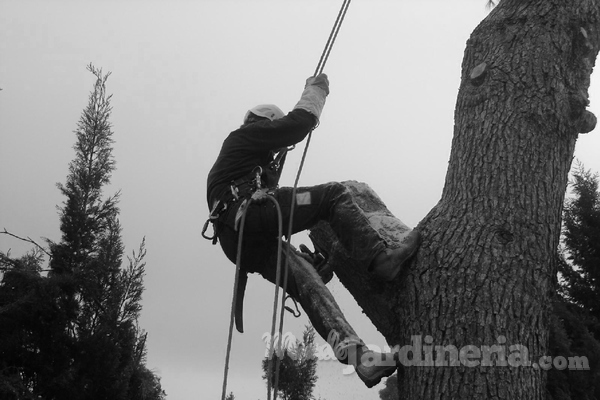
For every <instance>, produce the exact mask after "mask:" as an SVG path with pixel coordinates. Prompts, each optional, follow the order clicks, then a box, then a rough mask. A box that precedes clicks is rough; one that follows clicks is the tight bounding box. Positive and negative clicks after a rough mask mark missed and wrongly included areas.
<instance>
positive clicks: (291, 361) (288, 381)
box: [262, 325, 317, 400]
mask: <svg viewBox="0 0 600 400" xmlns="http://www.w3.org/2000/svg"><path fill="white" fill-rule="evenodd" d="M281 353H283V354H281ZM272 357H273V360H272V361H273V365H275V362H276V361H277V359H279V382H278V394H279V395H280V397H279V398H281V399H282V400H310V399H312V392H313V389H314V387H315V384H316V382H317V358H316V355H315V330H314V328H313V327H312V326H310V325H309V326H306V329H305V330H304V333H303V334H302V341H300V340H296V343H295V344H294V345H293V346H292V347H291V348H288V349H282V351H279V352H274V353H273V355H272ZM262 368H263V372H264V375H263V379H265V380H267V379H268V376H269V372H268V368H269V357H265V358H264V359H263V361H262ZM271 379H272V380H271V387H275V374H272V376H271Z"/></svg>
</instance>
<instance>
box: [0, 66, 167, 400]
mask: <svg viewBox="0 0 600 400" xmlns="http://www.w3.org/2000/svg"><path fill="white" fill-rule="evenodd" d="M88 70H89V71H90V72H92V74H94V76H95V77H96V82H95V85H94V89H93V91H92V92H91V94H90V97H89V101H88V105H87V107H86V108H85V109H84V111H83V113H82V115H81V118H80V120H79V123H78V124H77V130H76V131H75V134H76V137H77V141H76V143H75V146H74V149H75V158H74V159H73V160H72V161H71V163H70V164H69V174H68V176H67V180H66V183H65V184H64V185H62V184H59V185H58V188H59V190H60V191H61V192H62V194H63V195H64V196H65V197H66V200H65V202H64V204H63V206H62V207H61V208H60V230H61V232H62V239H61V241H60V242H58V243H54V242H51V241H48V246H49V251H47V252H46V253H47V254H49V256H50V260H49V268H50V269H49V272H48V274H47V276H43V275H42V274H41V272H42V264H43V263H44V257H42V256H43V254H41V252H40V251H39V250H36V251H32V252H31V253H29V254H27V255H25V256H24V257H21V258H19V259H14V258H12V257H10V255H9V254H4V253H0V270H2V271H4V275H3V276H2V280H1V281H0V337H2V341H0V398H3V399H34V398H35V399H38V398H44V399H47V400H52V399H94V400H95V399H111V400H113V399H114V400H119V399H132V400H133V399H136V400H137V399H140V400H141V399H150V400H159V399H164V398H165V393H164V391H163V390H162V388H161V385H160V379H159V378H158V377H157V376H156V375H155V374H154V373H153V372H151V371H150V370H148V369H147V368H146V366H145V362H146V337H147V334H146V333H145V332H144V331H142V330H141V329H140V328H139V327H138V324H137V321H138V317H139V314H140V311H141V304H140V302H141V298H142V293H143V290H144V286H143V276H144V268H145V262H144V257H145V255H146V249H145V242H144V241H142V243H141V245H140V247H139V250H138V251H137V253H136V252H134V253H133V255H132V256H131V257H128V262H127V263H125V265H124V263H123V254H124V246H123V243H122V239H121V226H120V223H119V219H118V215H119V208H118V200H119V193H117V194H115V195H113V196H111V197H108V198H106V199H105V198H104V197H103V191H102V190H103V188H104V187H105V186H106V185H107V184H109V183H110V178H111V174H112V172H113V171H114V169H115V160H114V158H113V156H112V144H113V139H112V135H113V132H112V129H111V124H110V121H109V117H110V113H111V105H110V99H111V96H108V95H107V94H106V80H107V79H108V77H109V75H110V74H102V71H101V70H98V69H96V68H95V67H94V66H93V65H91V64H90V65H89V66H88Z"/></svg>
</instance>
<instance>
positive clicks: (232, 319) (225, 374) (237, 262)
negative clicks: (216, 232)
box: [221, 195, 283, 400]
mask: <svg viewBox="0 0 600 400" xmlns="http://www.w3.org/2000/svg"><path fill="white" fill-rule="evenodd" d="M267 198H268V199H269V200H271V201H273V203H275V208H276V209H277V217H278V221H279V237H281V236H282V235H283V222H282V221H283V217H282V215H281V207H280V206H279V203H278V202H277V199H275V197H273V196H271V195H268V196H267ZM252 201H253V200H252V198H250V199H248V204H247V206H246V207H245V208H244V211H243V212H242V219H241V221H240V232H239V234H238V247H237V256H236V260H235V281H234V284H233V299H232V301H231V313H230V316H229V333H228V338H227V351H226V354H225V371H224V372H223V391H222V392H221V400H225V398H226V396H227V378H228V375H229V358H230V355H231V343H232V341H233V325H234V323H235V304H236V302H237V291H238V285H239V281H240V270H241V265H242V262H241V261H242V239H243V237H244V226H245V224H246V213H247V212H248V209H249V208H250V204H251V203H252ZM281 250H282V248H281V240H280V241H279V245H278V248H277V277H276V280H279V279H280V276H279V275H280V272H279V271H280V270H281V268H279V266H280V265H281ZM277 283H279V281H277ZM275 288H276V289H277V286H275ZM277 294H278V291H277V290H276V291H275V305H276V304H277ZM274 327H275V321H273V329H271V338H272V339H271V341H272V342H271V348H272V346H273V340H274V339H273V335H274V333H275V332H274V331H275V329H274ZM269 362H270V361H269ZM270 370H271V367H269V371H270Z"/></svg>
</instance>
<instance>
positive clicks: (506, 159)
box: [312, 0, 600, 399]
mask: <svg viewBox="0 0 600 400" xmlns="http://www.w3.org/2000/svg"><path fill="white" fill-rule="evenodd" d="M599 18H600V2H599V1H597V0H503V1H501V2H500V3H499V4H498V5H497V7H495V8H494V9H493V10H492V11H491V12H490V14H489V15H488V16H487V18H485V19H484V20H483V21H482V22H481V24H480V25H479V26H478V27H477V28H476V29H475V30H474V32H473V33H472V35H471V37H470V39H469V40H468V42H467V46H466V50H465V54H464V60H463V64H462V77H461V82H460V88H459V93H458V99H457V103H456V110H455V126H454V138H453V142H452V150H451V155H450V160H449V165H448V171H447V175H446V181H445V186H444V189H443V192H442V197H441V199H440V201H439V203H438V204H437V205H436V206H435V207H434V208H433V209H432V210H431V211H430V212H429V214H428V215H427V216H426V217H425V218H424V219H423V220H422V221H421V222H420V223H419V224H418V226H417V229H418V230H419V231H420V232H421V235H422V238H423V241H422V244H421V247H420V249H419V251H418V253H417V255H416V257H415V258H414V259H413V261H412V263H411V265H410V266H409V267H408V268H407V270H406V271H404V272H403V273H402V275H401V276H400V278H399V279H397V280H396V281H394V282H393V283H390V284H384V283H380V282H377V281H375V280H374V279H372V278H370V277H369V276H368V275H367V273H366V271H365V270H366V268H365V266H364V265H359V264H357V263H355V262H353V260H350V259H349V258H348V257H347V255H346V254H345V252H344V251H343V250H342V249H341V247H340V246H339V245H338V244H337V241H336V239H335V238H334V237H333V236H332V235H331V231H330V230H329V229H328V227H327V226H326V224H322V225H320V226H319V227H318V228H316V229H314V230H313V231H312V236H313V238H314V239H315V240H316V241H317V242H318V244H319V246H320V247H321V248H322V249H324V250H325V251H326V252H327V253H329V256H330V263H331V264H332V266H333V267H334V270H335V271H336V273H337V275H338V277H339V279H340V280H341V282H342V283H343V284H344V285H345V286H346V287H347V288H348V289H349V291H350V293H351V294H352V295H353V296H354V298H355V299H356V300H357V302H358V304H359V305H360V306H361V307H362V308H363V310H364V312H365V313H366V315H367V316H368V317H369V318H370V319H371V320H372V322H373V323H374V325H375V326H376V327H377V328H378V329H379V331H381V332H382V333H383V335H384V336H385V337H386V339H387V341H388V343H390V344H391V345H400V346H403V345H408V344H412V345H413V346H415V347H418V346H419V345H421V346H422V347H423V348H425V347H426V348H427V349H435V346H446V350H448V351H445V352H440V353H441V354H442V355H443V356H445V358H446V362H447V363H448V364H449V365H448V366H437V367H435V366H427V364H431V363H430V362H429V363H428V362H427V360H428V359H427V357H425V361H426V362H425V363H424V364H419V363H418V360H414V359H409V360H405V361H411V360H412V363H413V364H416V365H413V366H412V367H406V368H404V369H403V371H402V375H401V376H402V379H401V381H402V385H401V388H400V392H401V396H402V398H406V399H458V398H469V399H500V398H502V399H506V398H511V399H542V398H544V397H545V383H546V372H545V371H544V370H543V369H542V368H536V366H537V363H538V362H539V361H540V357H542V356H545V355H548V331H549V315H550V304H551V301H550V299H551V296H552V293H553V292H554V288H555V287H554V283H553V281H554V277H555V275H556V268H557V266H556V263H557V261H556V250H557V247H558V244H559V238H560V231H561V210H562V207H563V200H564V193H565V188H566V185H567V181H568V174H569V170H570V166H571V160H572V158H573V153H574V149H575V143H576V140H577V136H578V135H579V134H581V133H587V132H589V131H591V130H592V129H593V128H594V127H595V123H596V118H595V116H594V115H593V114H591V113H590V112H589V111H587V110H586V106H587V105H588V93H587V90H588V87H589V83H590V75H591V73H592V68H593V65H594V63H595V59H596V55H597V52H598V49H599V46H600V19H599ZM348 187H349V189H350V190H352V191H353V192H355V196H356V201H357V203H358V204H360V205H361V206H362V207H363V209H364V210H365V212H367V213H369V214H370V215H371V216H372V218H380V219H381V221H382V229H381V234H382V236H384V237H385V238H386V239H387V240H388V241H389V242H390V243H393V242H394V241H397V240H398V238H399V236H401V235H399V232H401V231H402V229H398V227H397V226H396V225H394V223H393V222H392V221H391V219H390V218H391V217H390V216H391V214H390V213H389V211H387V209H386V207H385V205H384V204H383V203H382V202H381V201H380V200H379V199H378V198H377V196H376V195H374V193H372V192H371V191H370V190H369V189H368V187H366V186H364V185H360V184H356V183H348ZM486 346H487V347H486ZM493 346H495V347H493ZM511 346H512V347H511ZM453 348H455V349H457V351H456V352H452V351H451V350H452V349H453ZM502 349H504V353H505V354H504V355H503V354H502V351H501V350H502ZM482 350H483V351H482ZM486 350H487V360H486V358H485V355H484V354H482V353H483V352H484V351H486ZM490 350H494V351H490ZM430 354H431V357H437V356H438V355H439V354H437V353H435V354H432V353H430ZM582 355H583V354H582ZM410 357H411V356H410V354H409V358H410ZM449 358H451V359H454V361H455V362H456V364H457V365H456V366H452V365H454V364H453V363H452V361H453V360H449ZM434 360H436V359H435V358H434ZM528 360H529V362H530V363H531V365H528V363H527V361H528ZM429 361H431V358H430V359H429ZM439 361H442V360H439ZM440 363H441V362H440ZM409 364H410V363H409ZM484 364H492V365H491V366H486V365H484ZM520 364H524V365H523V366H519V367H517V366H515V365H520ZM419 365H420V366H419ZM502 365H506V366H502ZM511 365H512V366H511Z"/></svg>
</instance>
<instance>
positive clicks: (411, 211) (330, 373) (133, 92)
mask: <svg viewBox="0 0 600 400" xmlns="http://www.w3.org/2000/svg"><path fill="white" fill-rule="evenodd" d="M341 3H342V1H341V0H336V1H333V0H320V1H316V0H313V1H308V0H304V1H299V0H269V1H267V0H265V1H253V0H246V1H242V0H237V1H228V0H218V1H217V0H214V1H207V0H194V1H181V0H178V1H173V0H171V1H151V0H139V1H138V0H127V1H124V0H123V1H99V0H85V1H84V0H80V1H74V0H73V1H58V0H54V1H47V0H45V1H29V0H19V1H12V0H0V87H1V88H2V89H3V90H2V91H1V92H0V138H1V141H0V186H1V187H2V192H1V197H0V229H2V228H6V229H8V230H9V231H11V232H12V233H15V234H19V235H22V236H30V237H32V238H33V239H35V240H39V241H40V242H42V241H43V239H42V238H43V237H47V238H50V239H52V240H55V241H58V240H59V239H60V231H59V220H58V214H57V210H56V206H57V205H60V204H61V203H62V201H63V198H62V197H61V195H60V193H59V191H58V189H57V188H56V183H57V182H64V181H65V178H66V176H67V173H68V171H67V167H68V163H69V161H70V160H71V159H72V158H73V156H74V151H73V150H72V145H73V144H74V142H75V135H74V134H73V130H74V129H75V128H76V123H77V121H78V119H79V116H80V113H81V111H82V110H83V108H84V107H85V106H86V104H87V98H88V94H89V92H90V90H91V89H92V86H93V84H94V77H93V75H92V74H91V73H89V72H88V71H86V65H87V64H88V63H90V62H92V63H93V64H94V65H95V66H96V67H99V68H103V70H104V71H105V72H107V71H111V72H112V75H111V77H110V78H109V80H108V83H107V89H108V92H109V93H112V94H113V95H114V97H113V100H112V105H113V109H114V110H113V114H112V118H111V121H112V123H113V128H114V139H115V141H116V143H115V145H114V155H115V157H116V161H117V170H116V171H115V172H114V174H113V179H112V184H111V186H110V187H109V188H107V190H106V194H107V195H109V194H112V193H114V192H115V191H117V190H119V189H120V190H122V198H121V199H122V200H121V203H120V205H121V215H120V218H121V223H122V226H123V237H124V242H125V245H126V247H127V251H128V252H129V253H130V252H131V251H132V250H134V249H137V246H138V245H139V243H140V242H141V240H142V238H143V237H144V236H145V237H146V241H147V249H148V255H147V267H146V271H147V274H146V277H145V286H146V291H145V292H144V299H143V307H144V308H143V311H142V316H141V321H140V322H141V326H142V328H144V329H146V330H147V331H148V332H149V336H148V342H147V344H148V367H149V368H151V369H153V370H155V371H156V372H157V373H158V375H159V376H161V378H162V385H163V388H164V389H165V390H166V391H167V395H168V398H169V399H170V400H184V399H185V400H187V399H215V398H219V396H220V393H221V385H222V374H223V366H224V356H225V348H226V340H227V328H228V323H229V310H230V302H231V291H232V286H233V276H234V272H235V268H234V266H233V265H232V264H231V263H230V262H229V261H228V260H227V259H226V258H225V256H224V255H223V254H222V252H221V250H220V247H219V246H212V245H211V244H210V242H208V241H206V240H204V239H202V237H201V236H200V231H201V228H202V224H203V223H204V221H205V219H206V217H207V213H208V211H207V206H206V200H205V198H206V196H205V191H206V176H207V173H208V171H209V169H210V167H211V166H212V163H213V162H214V160H215V158H216V156H217V153H218V151H219V149H220V146H221V143H222V141H223V139H224V138H225V137H226V135H227V134H228V133H229V132H230V131H232V130H234V129H236V128H237V127H238V126H239V125H240V123H241V119H242V117H243V115H244V114H245V112H246V110H247V109H249V108H251V107H252V106H254V105H256V104H260V103H275V104H278V105H279V106H280V107H281V108H282V109H283V110H284V111H289V110H291V109H292V108H293V106H294V104H295V103H296V102H297V100H298V99H299V97H300V94H301V92H302V89H303V87H304V81H305V79H306V78H307V77H309V76H310V75H311V74H312V73H313V71H314V70H315V67H316V64H317V62H318V60H319V57H320V55H321V51H322V49H323V47H324V45H325V42H326V40H327V37H328V35H329V32H330V30H331V27H332V25H333V22H334V20H335V17H336V16H337V12H338V10H339V7H340V6H341ZM485 3H486V1H485V0H456V1H447V0H445V1H442V0H419V1H417V0H403V1H380V0H368V1H365V0H362V1H361V0H356V1H354V2H352V4H351V6H350V9H349V11H348V14H347V16H346V20H345V22H344V25H343V26H342V29H341V31H340V34H339V36H338V40H337V42H336V44H335V47H334V49H333V51H332V53H331V56H330V59H329V61H328V64H327V66H326V68H325V72H326V73H327V74H328V75H329V78H330V83H331V94H330V96H329V97H328V99H327V104H326V106H325V109H324V111H323V115H322V118H321V125H320V126H319V128H318V129H317V130H316V131H315V133H314V135H313V140H312V142H311V148H310V150H309V154H308V157H307V160H306V165H305V167H304V172H303V175H302V178H301V180H300V184H301V185H312V184H318V183H322V182H325V181H334V180H336V181H342V180H348V179H352V180H359V181H363V182H367V183H369V184H370V185H371V187H372V188H373V189H374V190H375V191H376V192H377V193H378V194H379V195H380V196H381V197H382V199H383V200H384V201H385V202H386V203H387V205H388V207H389V208H390V210H391V211H392V212H393V213H394V214H395V215H396V216H397V217H399V218H400V219H402V220H403V221H404V222H405V223H406V224H408V225H410V226H415V225H416V224H417V223H418V222H419V221H420V219H422V218H423V217H424V216H425V215H426V214H427V212H428V211H429V210H430V209H431V208H432V207H433V206H434V205H435V204H436V202H437V201H438V200H439V197H440V194H441V191H442V188H443V182H444V177H445V173H446V167H447V161H448V157H449V153H450V144H451V139H452V131H453V112H454V105H455V101H456V95H457V91H458V84H459V79H460V65H461V61H462V55H463V51H464V47H465V43H466V40H467V39H468V37H469V35H470V33H471V32H472V30H473V29H474V28H475V27H476V25H477V24H478V23H479V22H480V21H481V20H482V19H483V18H484V17H485V15H486V14H487V10H486V8H485ZM591 101H592V104H591V108H590V109H591V110H592V111H593V112H595V114H596V115H599V114H600V112H599V108H600V107H599V106H598V104H597V103H596V101H600V84H599V83H598V79H597V77H596V76H592V89H591ZM599 146H600V136H599V135H598V133H597V132H592V133H590V134H588V135H583V136H581V137H580V139H579V141H578V144H577V150H576V157H577V158H579V159H580V160H581V161H582V162H583V163H584V164H585V165H586V167H588V168H591V169H593V170H594V171H600V158H599V157H598V149H599V148H600V147H599ZM302 148H303V145H301V146H299V148H298V149H297V150H296V151H294V152H293V153H291V154H290V156H289V157H288V163H287V166H286V167H287V170H286V172H285V174H284V176H283V178H282V184H284V185H292V184H293V179H294V176H295V173H296V170H297V168H298V163H299V160H300V156H301V152H302ZM303 240H305V237H303V236H302V235H299V236H298V237H297V239H296V240H295V243H296V244H298V243H301V242H302V241H303ZM27 248H28V246H26V245H24V244H23V243H20V242H18V241H15V240H14V239H10V238H8V237H6V236H5V235H0V250H2V251H7V250H8V249H12V252H13V255H18V254H21V253H22V252H24V251H25V250H27ZM329 286H330V288H331V290H332V291H333V293H334V295H335V296H336V298H338V299H339V301H340V304H341V306H342V308H343V309H344V310H345V312H346V313H347V316H348V319H349V320H350V322H351V323H352V324H353V325H354V326H355V328H356V330H357V332H358V333H359V335H361V336H362V337H363V339H364V340H365V341H366V342H367V343H369V344H372V345H375V346H379V347H382V346H384V345H385V341H384V339H383V338H382V336H381V335H379V334H378V333H377V332H376V331H375V330H374V328H373V327H372V326H371V324H370V322H369V321H368V320H367V319H366V318H365V317H364V316H363V315H362V313H361V311H360V310H359V309H358V307H357V306H356V305H355V303H354V302H353V300H352V298H351V297H350V296H349V295H348V294H347V293H346V292H345V290H344V289H343V287H342V286H341V285H340V284H339V283H336V282H332V283H331V284H330V285H329ZM272 295H273V289H272V286H271V285H269V284H267V283H266V282H263V280H262V278H260V277H259V276H252V277H251V278H250V281H249V285H248V290H247V297H246V304H245V312H246V315H245V317H246V318H245V323H246V324H245V325H246V333H244V334H243V335H240V334H236V335H235V337H234V342H233V352H232V360H231V370H230V378H229V390H230V391H233V392H234V394H235V396H236V400H257V399H259V398H260V399H265V398H266V389H265V385H264V381H263V380H262V378H261V375H262V371H261V368H260V365H261V359H262V357H263V355H264V351H265V346H264V344H263V341H262V335H263V334H264V333H265V332H268V331H269V329H270V312H271V311H270V307H271V302H272ZM286 318H287V319H286V331H290V332H292V333H293V334H294V335H296V336H298V337H300V336H301V334H302V331H303V327H304V325H305V324H306V323H307V319H306V317H305V316H302V317H301V318H300V319H298V320H295V319H293V318H292V317H291V316H289V315H288V316H287V317H286ZM318 343H319V344H322V343H323V341H322V340H321V339H319V340H318ZM343 369H344V367H343V366H342V365H340V364H338V363H337V362H335V361H328V362H327V361H325V362H321V363H320V365H319V370H318V373H319V377H320V379H319V381H318V383H317V387H316V390H315V395H316V396H317V397H319V396H320V397H321V398H322V399H323V400H336V399H367V400H374V399H378V393H377V392H378V389H381V388H382V387H383V385H380V386H379V387H377V388H375V389H372V390H367V389H366V388H365V387H364V386H363V385H362V383H361V382H360V380H359V379H358V378H357V377H356V375H349V376H346V375H344V374H343V373H342V371H343Z"/></svg>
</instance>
